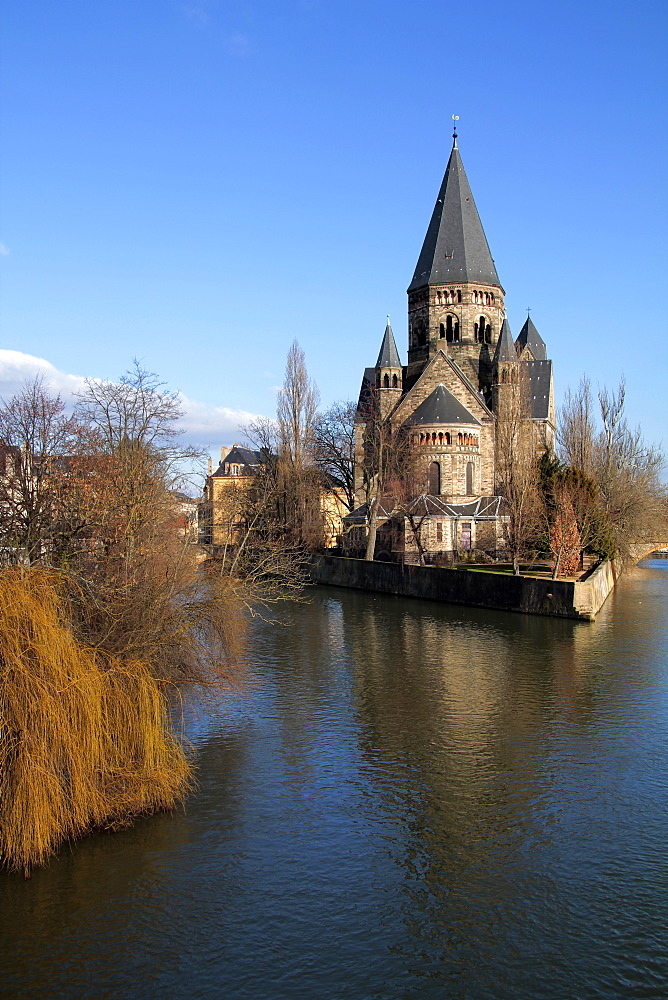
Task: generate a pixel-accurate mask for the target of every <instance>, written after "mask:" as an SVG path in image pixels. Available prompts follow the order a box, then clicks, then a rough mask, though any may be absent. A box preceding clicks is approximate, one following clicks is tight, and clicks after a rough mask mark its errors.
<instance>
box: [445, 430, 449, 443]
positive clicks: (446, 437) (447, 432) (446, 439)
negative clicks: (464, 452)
mask: <svg viewBox="0 0 668 1000" xmlns="http://www.w3.org/2000/svg"><path fill="white" fill-rule="evenodd" d="M445 443H446V444H450V433H449V431H446V432H445Z"/></svg>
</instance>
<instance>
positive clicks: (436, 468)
mask: <svg viewBox="0 0 668 1000" xmlns="http://www.w3.org/2000/svg"><path fill="white" fill-rule="evenodd" d="M429 492H430V494H431V495H432V496H435V497H437V496H440V494H441V467H440V465H439V464H438V462H432V463H431V465H430V466H429Z"/></svg>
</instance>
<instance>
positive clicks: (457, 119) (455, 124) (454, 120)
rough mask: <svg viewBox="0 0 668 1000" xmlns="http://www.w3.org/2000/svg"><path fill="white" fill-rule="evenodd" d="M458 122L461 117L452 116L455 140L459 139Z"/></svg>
mask: <svg viewBox="0 0 668 1000" xmlns="http://www.w3.org/2000/svg"><path fill="white" fill-rule="evenodd" d="M458 121H459V115H453V116H452V122H453V126H452V127H453V133H452V138H453V139H456V138H457V122H458Z"/></svg>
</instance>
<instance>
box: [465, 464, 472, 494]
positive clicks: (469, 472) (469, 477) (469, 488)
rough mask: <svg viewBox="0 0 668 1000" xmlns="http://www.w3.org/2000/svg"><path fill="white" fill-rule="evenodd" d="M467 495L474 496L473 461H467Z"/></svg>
mask: <svg viewBox="0 0 668 1000" xmlns="http://www.w3.org/2000/svg"><path fill="white" fill-rule="evenodd" d="M466 495H467V496H469V497H470V496H473V462H467V463H466Z"/></svg>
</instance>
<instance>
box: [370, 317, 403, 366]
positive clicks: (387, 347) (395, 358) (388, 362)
mask: <svg viewBox="0 0 668 1000" xmlns="http://www.w3.org/2000/svg"><path fill="white" fill-rule="evenodd" d="M376 368H401V361H400V360H399V352H398V350H397V345H396V344H395V342H394V334H393V333H392V327H391V326H390V317H389V316H388V317H387V326H386V327H385V334H384V336H383V343H382V344H381V345H380V353H379V355H378V361H376Z"/></svg>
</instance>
